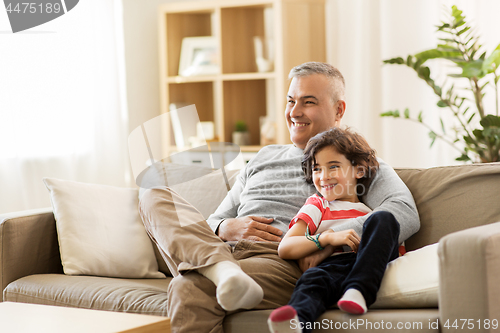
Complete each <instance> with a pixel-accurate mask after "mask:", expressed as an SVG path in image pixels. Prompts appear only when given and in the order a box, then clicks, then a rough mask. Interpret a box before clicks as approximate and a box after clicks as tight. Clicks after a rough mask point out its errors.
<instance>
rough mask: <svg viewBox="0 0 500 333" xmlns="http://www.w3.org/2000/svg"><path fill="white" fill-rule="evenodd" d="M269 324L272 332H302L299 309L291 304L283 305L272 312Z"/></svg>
mask: <svg viewBox="0 0 500 333" xmlns="http://www.w3.org/2000/svg"><path fill="white" fill-rule="evenodd" d="M292 320H293V321H292ZM267 324H268V325H269V331H270V332H271V333H302V330H301V329H300V326H299V317H297V311H295V309H294V308H293V307H291V306H290V305H285V306H282V307H280V308H277V309H276V310H274V311H273V312H271V314H270V315H269V318H268V319H267Z"/></svg>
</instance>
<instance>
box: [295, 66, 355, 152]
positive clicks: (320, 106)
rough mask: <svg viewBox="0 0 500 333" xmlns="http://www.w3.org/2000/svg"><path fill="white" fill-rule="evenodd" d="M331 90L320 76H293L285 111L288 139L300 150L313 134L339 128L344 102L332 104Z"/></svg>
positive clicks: (328, 81) (326, 79)
mask: <svg viewBox="0 0 500 333" xmlns="http://www.w3.org/2000/svg"><path fill="white" fill-rule="evenodd" d="M332 90H333V87H332V84H331V82H330V80H329V79H328V78H327V77H326V76H324V75H322V74H313V75H309V76H304V77H294V78H293V79H292V82H290V87H289V89H288V96H287V104H286V110H285V117H286V123H287V126H288V131H289V132H290V139H291V140H292V142H293V143H294V144H295V145H296V146H297V147H299V148H301V149H304V148H305V147H306V144H307V141H309V139H310V138H312V137H313V136H314V135H316V134H318V133H320V132H323V131H326V130H327V129H329V128H332V127H336V126H339V125H340V120H341V119H342V116H343V115H344V111H345V102H344V101H343V100H339V101H333V91H332Z"/></svg>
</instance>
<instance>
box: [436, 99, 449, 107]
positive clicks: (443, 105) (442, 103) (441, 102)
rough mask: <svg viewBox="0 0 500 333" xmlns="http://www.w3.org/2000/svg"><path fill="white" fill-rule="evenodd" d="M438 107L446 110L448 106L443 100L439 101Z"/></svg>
mask: <svg viewBox="0 0 500 333" xmlns="http://www.w3.org/2000/svg"><path fill="white" fill-rule="evenodd" d="M437 106H439V107H440V108H446V107H448V104H446V102H445V101H443V100H439V101H438V102H437Z"/></svg>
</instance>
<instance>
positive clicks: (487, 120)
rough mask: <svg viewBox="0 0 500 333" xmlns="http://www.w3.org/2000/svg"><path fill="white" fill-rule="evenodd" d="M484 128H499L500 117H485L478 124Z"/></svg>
mask: <svg viewBox="0 0 500 333" xmlns="http://www.w3.org/2000/svg"><path fill="white" fill-rule="evenodd" d="M479 123H480V124H481V126H483V127H484V128H487V127H499V128H500V117H499V116H494V115H492V114H489V115H487V116H486V117H484V118H483V119H481V121H480V122H479Z"/></svg>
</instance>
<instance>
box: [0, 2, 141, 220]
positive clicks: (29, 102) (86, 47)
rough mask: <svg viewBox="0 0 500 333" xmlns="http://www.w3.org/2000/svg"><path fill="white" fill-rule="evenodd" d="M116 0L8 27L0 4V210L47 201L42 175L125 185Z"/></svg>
mask: <svg viewBox="0 0 500 333" xmlns="http://www.w3.org/2000/svg"><path fill="white" fill-rule="evenodd" d="M121 17H122V14H121V2H120V1H115V0H83V1H80V2H79V3H78V4H77V6H76V7H75V8H73V9H72V10H71V11H69V12H67V13H66V14H65V15H63V16H61V17H59V18H57V19H55V20H53V21H51V22H48V23H46V24H44V25H41V26H38V27H35V28H32V29H30V30H27V31H25V32H19V33H16V34H12V33H11V32H10V26H9V22H8V18H7V15H6V13H5V11H3V10H0V213H5V212H13V211H19V210H24V209H33V208H42V207H48V206H50V200H49V196H48V192H47V190H46V189H45V186H44V185H43V183H42V178H43V177H56V178H61V179H67V180H75V181H82V182H88V183H99V184H108V185H115V186H130V185H132V184H131V183H130V172H129V161H128V154H127V128H128V127H127V111H126V103H125V93H124V83H123V82H125V80H124V71H123V68H124V66H123V59H124V56H123V45H122V43H123V42H122V41H123V36H122V21H121V20H122V19H121Z"/></svg>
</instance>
